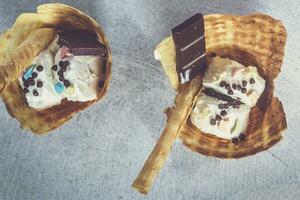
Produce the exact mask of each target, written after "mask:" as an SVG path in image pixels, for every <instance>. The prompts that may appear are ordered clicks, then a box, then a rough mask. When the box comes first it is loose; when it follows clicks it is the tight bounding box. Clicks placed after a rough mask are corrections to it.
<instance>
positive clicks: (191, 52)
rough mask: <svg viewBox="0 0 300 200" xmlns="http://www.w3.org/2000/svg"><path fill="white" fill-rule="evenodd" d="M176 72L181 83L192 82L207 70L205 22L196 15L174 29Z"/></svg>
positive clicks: (200, 16) (201, 17) (199, 15)
mask: <svg viewBox="0 0 300 200" xmlns="http://www.w3.org/2000/svg"><path fill="white" fill-rule="evenodd" d="M172 35H173V40H174V43H175V48H176V70H177V73H178V79H179V82H180V83H186V82H188V81H190V80H192V79H193V78H194V77H195V76H196V75H197V74H199V73H203V72H204V71H205V68H206V56H205V48H206V47H205V38H204V20H203V16H202V14H200V13H199V14H196V15H194V16H192V17H191V18H189V19H187V20H186V21H184V22H183V23H182V24H180V25H178V26H176V27H175V28H173V29H172Z"/></svg>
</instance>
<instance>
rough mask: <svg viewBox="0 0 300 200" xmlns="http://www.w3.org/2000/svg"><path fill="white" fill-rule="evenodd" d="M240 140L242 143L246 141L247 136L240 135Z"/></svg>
mask: <svg viewBox="0 0 300 200" xmlns="http://www.w3.org/2000/svg"><path fill="white" fill-rule="evenodd" d="M239 139H240V141H241V142H243V141H245V139H246V135H245V134H244V133H241V134H240V135H239Z"/></svg>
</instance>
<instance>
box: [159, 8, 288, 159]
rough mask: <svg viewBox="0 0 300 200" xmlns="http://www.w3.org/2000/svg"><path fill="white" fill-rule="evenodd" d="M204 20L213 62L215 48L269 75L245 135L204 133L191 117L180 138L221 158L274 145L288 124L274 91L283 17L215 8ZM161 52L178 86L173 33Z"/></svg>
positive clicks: (283, 34) (281, 54)
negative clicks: (240, 137) (228, 12)
mask: <svg viewBox="0 0 300 200" xmlns="http://www.w3.org/2000/svg"><path fill="white" fill-rule="evenodd" d="M204 24H205V41H206V53H207V60H208V63H209V62H210V59H211V55H213V54H215V55H217V56H220V57H224V58H230V59H232V60H235V61H238V62H240V63H242V64H244V65H245V66H248V65H252V66H256V67H257V69H258V72H259V74H260V75H261V76H262V77H264V79H265V80H266V88H265V90H264V93H263V94H262V96H261V97H260V99H259V100H258V103H257V105H256V106H255V107H253V108H252V109H251V112H250V118H249V123H248V127H247V130H246V135H247V138H246V140H245V141H243V142H240V143H239V144H233V143H232V142H231V141H229V140H225V139H222V138H218V137H215V136H213V135H210V134H206V133H203V132H201V131H200V130H199V129H198V128H196V127H195V126H194V125H193V124H192V123H191V121H190V119H189V118H188V119H187V122H186V124H185V125H184V126H183V128H182V129H181V132H180V133H179V136H180V138H181V139H182V141H183V143H184V145H186V146H187V147H188V148H190V149H191V150H193V151H196V152H198V153H201V154H204V155H208V156H214V157H219V158H240V157H244V156H247V155H252V154H255V153H258V152H260V151H263V150H266V149H268V148H270V147H271V146H273V145H274V144H276V143H277V142H279V141H280V140H281V138H282V132H283V130H285V129H286V128H287V124H286V118H285V113H284V110H283V107H282V104H281V102H280V101H279V99H278V98H276V97H274V96H273V91H274V79H275V78H276V77H277V76H278V74H279V72H280V69H281V65H282V60H283V57H284V48H285V42H286V31H285V28H284V26H283V25H282V23H281V22H280V21H278V20H275V19H273V18H272V17H270V16H267V15H263V14H252V15H247V16H235V15H221V14H211V15H206V16H204ZM156 53H158V54H159V59H160V61H161V63H162V67H163V68H164V71H165V73H166V75H167V76H168V78H169V80H170V83H171V85H172V86H173V88H174V89H175V90H178V88H179V82H178V78H177V73H176V60H175V47H174V43H173V40H172V37H168V38H166V39H165V40H163V41H162V42H161V43H160V44H159V45H158V46H157V48H156ZM215 55H213V56H215ZM195 98H197V96H196V97H195ZM176 103H178V102H175V104H176ZM175 106H176V105H175ZM170 109H172V108H170ZM191 109H192V108H191ZM169 111H170V110H169ZM168 113H170V112H167V116H168Z"/></svg>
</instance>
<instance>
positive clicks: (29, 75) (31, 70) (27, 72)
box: [23, 64, 36, 80]
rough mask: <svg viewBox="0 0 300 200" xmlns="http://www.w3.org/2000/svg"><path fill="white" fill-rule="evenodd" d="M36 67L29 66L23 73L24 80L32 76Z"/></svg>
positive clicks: (34, 65)
mask: <svg viewBox="0 0 300 200" xmlns="http://www.w3.org/2000/svg"><path fill="white" fill-rule="evenodd" d="M35 67H36V64H33V65H30V66H29V68H28V69H27V70H26V71H25V72H24V73H23V77H24V78H25V80H27V79H29V78H30V77H31V76H32V72H33V69H34V68H35Z"/></svg>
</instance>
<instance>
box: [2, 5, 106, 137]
mask: <svg viewBox="0 0 300 200" xmlns="http://www.w3.org/2000/svg"><path fill="white" fill-rule="evenodd" d="M72 29H81V30H87V31H89V32H93V33H95V34H97V36H98V40H99V41H101V42H102V43H103V44H104V45H105V46H106V47H107V52H108V58H107V63H106V72H105V74H100V79H102V80H104V86H103V88H102V89H99V90H98V91H97V92H98V94H97V99H95V100H93V101H88V102H72V101H67V100H63V101H62V102H61V104H60V105H56V106H53V107H51V108H48V109H44V110H36V109H34V108H31V107H29V106H28V105H27V104H26V101H25V97H24V95H23V93H22V91H21V87H20V84H19V81H18V80H17V78H18V77H19V75H20V73H21V72H22V71H23V70H24V69H25V68H26V67H27V66H28V65H29V64H30V63H31V61H32V60H33V59H34V58H35V57H36V56H37V55H38V53H39V52H40V51H41V50H43V49H44V48H45V47H47V45H48V44H49V43H50V42H51V41H52V40H53V39H54V36H55V33H56V30H72ZM99 67H100V66H99ZM100 71H102V70H100ZM110 78H111V52H110V48H109V44H108V41H107V39H106V37H105V35H104V33H103V32H102V30H101V28H100V26H99V25H98V24H97V22H96V21H95V20H94V19H92V18H91V17H89V16H88V15H86V14H85V13H83V12H81V11H79V10H77V9H75V8H73V7H70V6H67V5H64V4H44V5H40V6H38V8H37V13H24V14H21V15H20V16H19V17H18V18H17V19H16V21H15V23H14V25H13V26H12V27H11V28H10V29H8V30H6V31H5V32H4V33H2V35H1V36H0V91H1V97H2V99H3V101H4V103H5V105H6V108H7V111H8V112H9V114H10V115H11V116H12V117H14V118H16V119H17V120H18V121H19V122H20V124H21V127H22V128H24V129H30V130H31V131H32V132H33V133H35V134H42V133H46V132H48V131H50V130H53V129H55V128H57V127H59V126H61V125H62V124H63V123H65V122H66V121H68V120H69V119H71V118H72V117H73V116H74V114H75V113H77V112H79V111H80V110H83V109H85V108H87V107H88V106H90V105H91V104H93V103H95V102H97V101H99V100H100V99H101V98H102V97H103V96H104V95H105V94H106V92H107V87H108V84H109V80H110Z"/></svg>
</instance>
